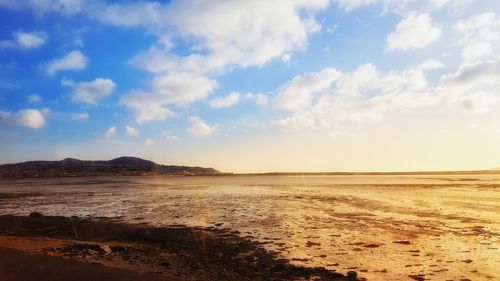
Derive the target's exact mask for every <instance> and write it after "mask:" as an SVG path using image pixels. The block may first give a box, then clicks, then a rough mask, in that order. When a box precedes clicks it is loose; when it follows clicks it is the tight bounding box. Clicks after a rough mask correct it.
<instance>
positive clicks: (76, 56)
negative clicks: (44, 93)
mask: <svg viewBox="0 0 500 281" xmlns="http://www.w3.org/2000/svg"><path fill="white" fill-rule="evenodd" d="M85 67H87V58H86V57H85V56H84V55H83V54H82V53H81V52H80V51H72V52H70V53H68V54H66V55H65V56H64V57H62V58H58V59H55V60H53V61H51V62H50V63H49V64H48V66H47V70H46V72H47V74H48V75H54V74H56V73H57V72H60V71H65V70H82V69H84V68H85Z"/></svg>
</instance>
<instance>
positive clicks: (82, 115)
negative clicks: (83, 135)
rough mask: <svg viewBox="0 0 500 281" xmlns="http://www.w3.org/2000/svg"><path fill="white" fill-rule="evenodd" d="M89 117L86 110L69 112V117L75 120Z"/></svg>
mask: <svg viewBox="0 0 500 281" xmlns="http://www.w3.org/2000/svg"><path fill="white" fill-rule="evenodd" d="M89 118H90V115H89V114H88V113H87V112H85V113H73V114H71V119H73V120H77V121H84V120H88V119H89Z"/></svg>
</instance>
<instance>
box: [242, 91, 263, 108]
mask: <svg viewBox="0 0 500 281" xmlns="http://www.w3.org/2000/svg"><path fill="white" fill-rule="evenodd" d="M243 97H244V98H245V99H250V100H253V101H254V102H255V104H256V105H258V106H266V105H267V104H268V103H269V97H268V96H267V95H265V94H262V93H246V94H244V95H243Z"/></svg>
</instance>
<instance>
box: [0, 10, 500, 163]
mask: <svg viewBox="0 0 500 281" xmlns="http://www.w3.org/2000/svg"><path fill="white" fill-rule="evenodd" d="M499 43H500V2H499V1H491V0H399V1H396V0H273V1H268V0H253V1H246V0H240V1H238V0H171V1H114V0H109V1H106V0H52V1H50V0H26V1H17V0H0V163H12V162H19V161H27V160H35V159H38V160H39V159H43V160H60V159H63V158H66V157H73V158H79V159H88V160H97V159H103V160H105V159H112V158H115V157H119V156H123V155H129V156H137V157H142V158H146V159H150V160H153V161H155V162H157V163H162V164H172V165H193V166H204V167H214V168H216V169H218V170H221V171H225V172H268V171H304V172H311V171H422V170H471V169H489V168H496V167H500V44H499Z"/></svg>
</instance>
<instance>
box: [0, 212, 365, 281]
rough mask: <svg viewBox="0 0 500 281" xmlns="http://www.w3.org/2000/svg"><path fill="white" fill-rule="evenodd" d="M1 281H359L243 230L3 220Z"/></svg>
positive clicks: (40, 218)
mask: <svg viewBox="0 0 500 281" xmlns="http://www.w3.org/2000/svg"><path fill="white" fill-rule="evenodd" d="M0 235H1V237H0V276H2V278H3V279H2V280H6V281H9V280H12V281H15V280H153V281H154V280H305V279H312V280H358V279H357V278H356V277H355V275H356V274H355V273H354V272H350V273H349V277H345V276H344V275H342V274H340V273H337V272H334V271H331V270H327V269H324V268H319V267H317V268H307V267H302V266H295V265H292V264H290V263H289V261H288V260H285V259H279V258H277V255H276V254H275V253H272V252H269V251H266V250H265V249H264V248H263V247H262V246H261V245H260V244H259V243H258V242H255V241H252V240H249V239H245V238H242V237H241V236H240V235H239V233H238V232H236V231H230V230H220V229H215V228H201V227H196V228H192V227H185V226H176V227H168V228H153V227H140V226H131V225H128V224H119V223H111V222H97V221H91V220H87V219H80V218H75V217H73V218H66V217H52V216H42V215H40V214H37V213H33V214H31V215H30V216H28V217H20V216H0Z"/></svg>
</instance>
